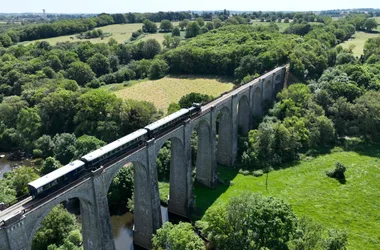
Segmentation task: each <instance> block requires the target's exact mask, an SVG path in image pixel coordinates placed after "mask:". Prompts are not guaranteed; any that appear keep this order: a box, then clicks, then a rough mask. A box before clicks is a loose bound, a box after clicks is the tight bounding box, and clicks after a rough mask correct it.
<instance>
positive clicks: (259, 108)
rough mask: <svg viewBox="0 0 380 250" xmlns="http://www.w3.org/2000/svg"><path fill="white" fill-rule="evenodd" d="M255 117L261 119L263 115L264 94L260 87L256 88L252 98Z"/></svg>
mask: <svg viewBox="0 0 380 250" xmlns="http://www.w3.org/2000/svg"><path fill="white" fill-rule="evenodd" d="M252 102H253V103H252V106H253V108H252V109H253V115H254V116H258V117H261V116H262V115H263V93H262V91H261V88H260V87H256V88H255V90H254V92H253V97H252Z"/></svg>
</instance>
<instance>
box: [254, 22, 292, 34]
mask: <svg viewBox="0 0 380 250" xmlns="http://www.w3.org/2000/svg"><path fill="white" fill-rule="evenodd" d="M269 24H270V22H260V20H253V21H252V25H253V26H257V25H263V26H268V25H269ZM275 24H276V25H277V26H278V27H279V28H280V32H284V31H285V29H286V28H287V27H289V25H290V23H284V21H282V23H278V22H277V21H276V22H275Z"/></svg>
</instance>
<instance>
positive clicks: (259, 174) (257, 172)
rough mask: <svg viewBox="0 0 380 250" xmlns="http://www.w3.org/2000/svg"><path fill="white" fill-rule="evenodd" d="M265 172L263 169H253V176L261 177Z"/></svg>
mask: <svg viewBox="0 0 380 250" xmlns="http://www.w3.org/2000/svg"><path fill="white" fill-rule="evenodd" d="M263 174H264V172H263V170H256V171H253V176H255V177H260V176H262V175H263Z"/></svg>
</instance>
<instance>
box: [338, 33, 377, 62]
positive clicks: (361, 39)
mask: <svg viewBox="0 0 380 250" xmlns="http://www.w3.org/2000/svg"><path fill="white" fill-rule="evenodd" d="M373 37H380V33H366V32H362V31H358V32H356V33H355V35H354V36H353V38H351V39H350V40H348V41H345V42H344V43H342V44H340V45H342V47H343V48H345V49H348V48H349V46H350V45H355V48H354V50H353V53H354V55H355V56H357V57H360V56H361V55H362V54H363V50H364V44H365V42H366V41H367V40H368V39H369V38H373Z"/></svg>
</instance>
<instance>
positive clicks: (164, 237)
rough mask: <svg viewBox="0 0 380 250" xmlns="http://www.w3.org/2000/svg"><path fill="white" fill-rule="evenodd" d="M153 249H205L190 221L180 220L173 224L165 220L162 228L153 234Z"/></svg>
mask: <svg viewBox="0 0 380 250" xmlns="http://www.w3.org/2000/svg"><path fill="white" fill-rule="evenodd" d="M152 242H153V249H157V250H160V249H172V250H183V249H186V250H203V249H205V246H204V243H203V241H202V239H201V238H200V237H199V236H197V235H196V234H195V233H194V231H193V228H192V226H191V224H190V223H185V222H180V223H179V224H177V225H173V224H172V223H170V222H165V223H164V225H163V226H162V228H160V229H158V230H157V233H156V234H154V235H153V239H152Z"/></svg>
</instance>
